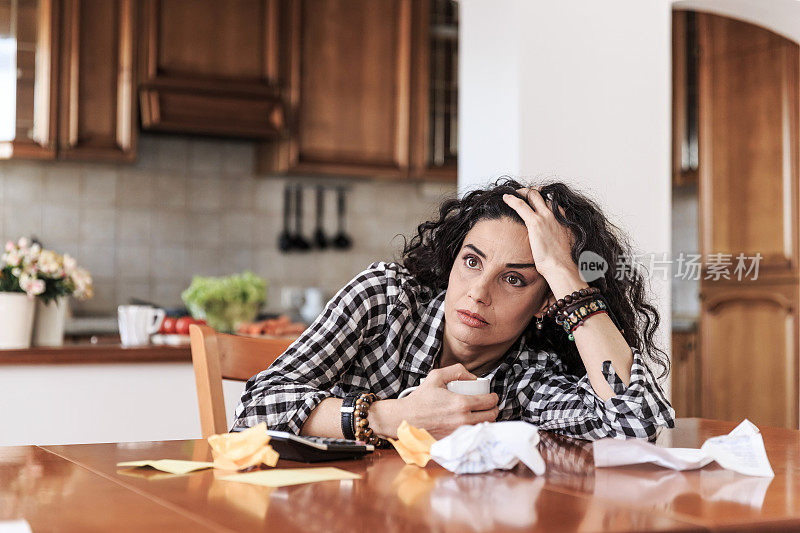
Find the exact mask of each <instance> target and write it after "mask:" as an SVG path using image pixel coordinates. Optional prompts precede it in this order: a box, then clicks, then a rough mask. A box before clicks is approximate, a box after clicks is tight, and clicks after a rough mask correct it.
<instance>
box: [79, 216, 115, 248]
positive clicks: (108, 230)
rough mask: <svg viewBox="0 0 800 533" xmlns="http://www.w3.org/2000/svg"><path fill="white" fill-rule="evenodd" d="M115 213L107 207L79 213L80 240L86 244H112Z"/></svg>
mask: <svg viewBox="0 0 800 533" xmlns="http://www.w3.org/2000/svg"><path fill="white" fill-rule="evenodd" d="M116 219H117V212H116V211H115V210H114V209H113V208H109V207H95V208H92V209H84V210H83V211H82V212H81V222H80V239H81V242H83V243H86V244H113V243H114V237H115V230H116V225H117V220H116Z"/></svg>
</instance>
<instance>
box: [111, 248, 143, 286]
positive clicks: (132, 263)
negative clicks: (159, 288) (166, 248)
mask: <svg viewBox="0 0 800 533" xmlns="http://www.w3.org/2000/svg"><path fill="white" fill-rule="evenodd" d="M149 276H150V249H149V248H148V247H146V246H119V247H117V258H116V279H124V280H127V279H142V278H148V277H149Z"/></svg>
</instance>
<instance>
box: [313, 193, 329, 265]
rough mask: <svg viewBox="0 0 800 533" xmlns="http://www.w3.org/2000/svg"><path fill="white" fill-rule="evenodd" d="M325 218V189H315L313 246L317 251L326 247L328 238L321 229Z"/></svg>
mask: <svg viewBox="0 0 800 533" xmlns="http://www.w3.org/2000/svg"><path fill="white" fill-rule="evenodd" d="M324 216H325V189H324V188H323V187H317V229H315V230H314V239H313V240H314V246H316V247H317V248H319V249H321V250H322V249H325V248H327V247H328V237H326V236H325V231H324V230H323V229H322V220H323V218H324Z"/></svg>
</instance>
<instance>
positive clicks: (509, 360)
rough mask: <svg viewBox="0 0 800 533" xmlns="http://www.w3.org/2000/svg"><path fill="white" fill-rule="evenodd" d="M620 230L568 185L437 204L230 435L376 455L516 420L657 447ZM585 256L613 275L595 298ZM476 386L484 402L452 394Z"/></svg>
mask: <svg viewBox="0 0 800 533" xmlns="http://www.w3.org/2000/svg"><path fill="white" fill-rule="evenodd" d="M545 198H547V201H546V200H545ZM615 230H616V228H614V227H613V226H612V225H611V224H610V223H609V222H608V221H607V220H606V218H605V217H604V216H603V214H602V212H601V211H600V209H599V208H598V207H597V206H596V205H595V204H594V203H593V202H591V201H590V200H588V199H586V198H584V197H583V196H581V195H579V194H577V193H576V192H574V191H572V190H571V189H570V188H568V187H567V186H566V185H564V184H562V183H551V184H548V185H545V186H543V187H541V188H540V189H538V190H537V189H534V188H523V186H522V185H521V184H520V183H518V182H516V181H513V180H510V179H503V180H500V181H498V182H497V183H495V184H494V185H493V186H491V187H489V188H487V189H485V190H477V191H473V192H470V193H469V194H467V195H466V196H464V197H463V198H462V199H460V200H459V199H452V200H448V201H445V202H444V203H443V204H442V206H441V208H440V213H439V218H438V219H437V220H434V221H429V222H425V223H423V224H421V225H420V226H419V227H418V229H417V234H416V236H415V237H414V238H413V239H412V240H411V241H410V242H407V243H406V245H405V247H404V250H403V258H402V262H401V263H399V264H398V263H374V264H372V265H371V266H370V267H369V268H368V269H367V270H365V271H364V272H362V273H360V274H359V275H357V276H356V277H355V278H354V279H353V280H352V281H351V282H350V283H349V284H348V285H347V286H345V287H344V288H343V289H341V290H340V291H339V292H338V293H337V294H336V296H334V297H333V299H332V300H331V301H330V302H329V303H328V305H327V307H326V309H325V311H324V312H323V313H322V315H321V316H320V317H319V318H318V319H317V320H316V321H315V322H314V323H313V324H312V325H311V326H310V327H309V328H308V329H307V330H306V331H305V332H304V333H303V335H302V336H301V337H300V338H299V339H297V341H296V342H294V343H293V344H292V346H290V347H289V349H288V350H286V352H285V353H284V354H283V355H281V357H280V358H279V359H278V360H277V361H275V363H274V364H273V365H272V366H271V367H270V368H268V369H267V370H264V371H262V372H260V373H259V374H257V375H255V376H253V377H252V378H251V379H250V380H249V381H248V382H247V385H246V387H245V391H244V393H243V395H242V400H241V403H240V405H239V407H238V408H237V411H236V422H235V424H234V429H239V428H244V427H250V426H253V425H254V424H257V423H259V422H266V423H267V426H268V427H269V428H270V429H276V430H284V431H290V432H293V433H297V434H304V435H318V436H324V437H335V438H342V437H343V436H344V437H347V438H353V437H354V435H355V436H358V437H359V438H363V437H364V436H367V437H369V438H371V439H375V440H376V441H377V436H378V435H379V436H382V437H392V438H395V437H396V431H397V427H398V425H399V424H400V423H401V422H402V421H403V420H406V421H408V423H409V424H411V425H412V426H416V427H422V428H425V429H427V430H428V431H429V432H430V433H431V434H432V435H433V436H434V437H436V438H441V437H443V436H445V435H447V434H449V433H450V432H452V431H453V430H455V429H456V428H457V427H459V426H461V425H463V424H477V423H480V422H493V421H499V420H510V419H522V420H526V421H529V422H531V423H533V424H536V425H537V426H539V428H540V429H543V430H552V431H555V432H558V433H562V434H566V435H570V436H573V437H579V438H584V439H597V438H601V437H607V436H611V437H647V438H651V437H653V436H654V435H655V433H656V429H657V427H658V426H667V427H672V426H673V419H674V411H673V410H672V407H671V406H670V405H669V403H668V402H667V400H666V399H665V398H664V395H663V392H662V391H661V389H660V388H659V385H658V383H657V382H656V379H655V376H654V375H653V373H652V372H651V368H650V366H651V365H652V364H656V365H659V366H660V367H661V369H662V375H665V374H666V373H667V370H668V367H667V359H666V357H665V354H664V352H663V351H661V350H660V349H658V348H657V347H656V346H655V344H654V340H653V338H654V334H655V331H656V328H657V326H658V323H659V316H658V312H657V311H656V310H655V308H654V307H652V306H651V305H649V304H648V303H647V302H646V301H645V298H644V287H645V282H644V279H643V277H642V275H641V273H639V272H638V271H636V270H633V271H631V272H628V273H626V275H625V276H617V275H615V272H614V268H612V267H613V266H615V265H617V264H619V262H620V261H622V260H623V259H624V257H625V254H626V253H628V252H629V246H628V245H627V244H626V243H625V242H624V241H623V240H621V239H620V237H618V236H617V234H616V231H615ZM583 251H592V252H594V253H596V254H598V255H599V256H601V257H602V258H603V259H604V260H605V261H606V263H607V264H608V265H609V266H610V267H609V268H608V269H607V271H606V272H605V273H604V275H603V277H600V278H599V279H597V280H594V281H592V282H591V283H586V282H585V281H584V280H583V278H582V277H581V275H580V273H579V270H578V266H577V258H578V257H579V256H580V254H581V253H582V252H583ZM618 278H620V279H618ZM590 286H591V287H590ZM598 290H599V294H594V293H593V292H594V291H598ZM587 293H588V294H587ZM567 295H569V297H567ZM551 306H554V307H556V308H557V309H553V307H551ZM578 307H584V309H583V311H581V310H580V309H578ZM554 311H555V312H554ZM587 311H588V313H587ZM581 312H583V313H584V316H583V317H580V313H581ZM564 313H567V314H569V315H570V318H567V319H566V322H565V319H564ZM609 313H610V314H609ZM587 315H588V316H587ZM554 317H555V318H556V320H554ZM576 317H578V318H580V320H577V319H576ZM565 325H566V328H565ZM640 326H641V330H640ZM644 354H647V356H645V355H644ZM482 376H483V377H488V378H490V379H491V392H490V393H489V394H482V395H477V396H462V395H459V394H455V393H453V392H450V391H448V390H447V388H446V385H447V383H448V382H450V381H453V380H465V379H476V377H482ZM416 385H419V387H418V388H417V389H416V390H414V391H413V392H412V393H411V394H409V395H408V396H406V397H404V398H400V399H398V395H399V393H400V392H401V391H403V390H404V389H406V388H408V387H412V386H416ZM369 393H372V394H374V396H371V395H370V394H369ZM381 442H382V441H381Z"/></svg>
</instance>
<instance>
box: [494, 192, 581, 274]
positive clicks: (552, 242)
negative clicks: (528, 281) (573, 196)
mask: <svg viewBox="0 0 800 533" xmlns="http://www.w3.org/2000/svg"><path fill="white" fill-rule="evenodd" d="M517 193H518V194H520V195H522V196H524V197H526V198H527V199H528V201H527V202H526V201H525V200H523V199H522V198H519V197H517V196H514V195H512V194H504V195H503V201H504V202H505V203H506V204H507V205H508V206H509V207H511V208H512V209H514V211H516V212H517V214H518V215H519V216H520V217H521V218H522V220H523V221H524V222H525V227H526V228H528V240H529V241H530V245H531V252H532V254H533V262H534V263H535V264H536V269H537V270H538V271H539V273H540V274H541V275H542V276H544V277H545V279H548V280H549V278H548V274H553V273H556V272H558V271H563V270H565V269H566V270H569V271H570V272H572V271H574V272H576V273H577V271H578V267H577V265H576V264H575V262H574V261H573V260H572V256H571V255H570V252H571V249H572V245H573V244H574V242H575V236H574V235H573V233H572V231H571V230H570V229H569V228H568V227H566V226H563V225H562V224H560V223H559V222H558V220H556V217H555V215H553V211H552V210H551V209H550V207H549V206H548V205H547V203H546V202H545V200H544V198H542V195H541V193H540V192H539V191H538V190H537V189H534V188H524V189H518V190H517ZM562 213H563V211H562Z"/></svg>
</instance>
